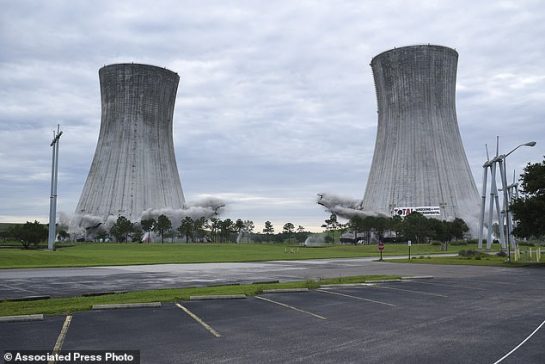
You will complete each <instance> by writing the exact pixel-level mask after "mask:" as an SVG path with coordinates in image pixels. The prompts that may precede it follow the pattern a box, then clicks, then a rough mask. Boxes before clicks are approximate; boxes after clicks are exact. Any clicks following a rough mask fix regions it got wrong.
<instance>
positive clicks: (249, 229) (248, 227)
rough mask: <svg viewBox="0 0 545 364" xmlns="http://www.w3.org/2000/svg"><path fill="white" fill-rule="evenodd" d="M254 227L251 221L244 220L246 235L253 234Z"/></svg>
mask: <svg viewBox="0 0 545 364" xmlns="http://www.w3.org/2000/svg"><path fill="white" fill-rule="evenodd" d="M254 229H255V225H254V222H253V221H252V220H244V230H246V231H247V232H248V234H251V233H253V232H254Z"/></svg>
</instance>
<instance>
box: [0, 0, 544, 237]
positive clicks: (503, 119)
mask: <svg viewBox="0 0 545 364" xmlns="http://www.w3.org/2000/svg"><path fill="white" fill-rule="evenodd" d="M1 5H2V10H3V11H2V13H1V14H0V49H2V52H0V64H1V66H0V85H2V87H1V88H0V100H2V101H1V102H0V138H1V140H2V143H0V190H1V191H2V194H0V221H14V220H18V221H24V220H25V219H28V218H34V217H36V218H41V220H42V221H45V220H46V218H47V212H48V209H47V204H48V202H49V196H48V194H49V177H48V173H49V168H50V161H49V158H50V149H49V141H50V138H51V130H52V129H53V128H54V127H55V126H56V124H57V123H58V122H60V123H61V124H62V128H63V130H64V133H65V134H64V136H63V140H62V144H61V153H62V154H61V165H60V185H59V192H60V197H59V210H61V211H66V212H68V213H70V212H72V211H73V210H74V208H75V205H76V203H77V199H78V198H79V194H80V192H81V189H82V187H83V183H84V180H85V177H86V175H87V172H88V168H89V166H90V163H91V159H92V155H93V152H94V148H95V143H96V140H97V137H98V130H99V126H100V125H99V124H100V93H99V83H98V69H99V68H100V67H102V66H103V65H104V64H110V63H116V62H132V61H134V62H139V63H150V64H154V65H158V66H164V67H167V68H169V69H171V70H173V71H175V72H178V73H179V74H180V76H181V82H180V87H179V90H178V97H177V102H176V110H175V114H174V138H175V148H176V155H177V160H178V166H179V168H180V172H181V175H182V185H183V188H184V191H185V193H186V195H187V197H188V199H189V200H193V199H197V198H198V197H202V196H217V197H221V198H225V199H226V201H227V202H228V203H229V204H230V207H229V208H228V210H227V212H226V213H225V216H229V217H232V218H237V217H241V218H248V219H253V220H254V221H255V222H256V223H257V224H258V225H260V224H262V223H263V222H264V221H265V220H271V221H273V223H275V225H278V227H279V226H280V225H282V224H283V223H285V222H287V221H291V222H293V223H295V224H302V225H305V226H309V227H312V226H313V227H319V226H320V224H321V221H322V220H323V219H325V218H326V217H327V213H324V211H323V209H322V208H321V207H319V206H317V205H316V204H315V196H316V193H317V192H320V191H326V192H327V191H328V192H333V193H339V194H342V195H346V196H351V197H353V198H354V199H359V198H361V197H362V196H363V191H364V186H365V182H366V180H367V171H368V169H369V166H370V163H371V159H372V154H373V147H374V139H375V133H376V121H377V120H376V119H377V115H376V100H375V92H374V86H373V79H372V73H371V69H370V67H369V62H370V60H371V58H372V57H373V56H375V55H376V54H378V53H380V52H382V51H384V50H387V49H390V48H392V47H396V46H404V45H409V44H421V43H432V44H442V45H446V46H450V47H453V48H455V49H457V51H458V52H459V54H460V59H459V68H458V91H457V111H458V119H459V124H460V129H461V133H462V138H463V141H464V144H465V147H466V151H467V154H468V159H469V161H470V164H471V167H472V169H473V172H474V176H475V178H476V181H477V184H479V183H480V179H481V175H480V174H481V168H480V166H481V165H482V163H483V162H484V159H485V154H484V144H485V143H488V144H489V147H490V148H491V149H493V147H492V145H493V144H494V143H495V135H500V136H501V148H502V150H503V151H505V150H507V149H509V148H512V147H514V146H516V145H518V144H519V143H521V142H525V141H527V140H530V139H534V140H536V141H537V142H538V145H537V146H536V147H534V148H526V149H525V150H524V152H523V151H522V150H521V151H517V152H516V153H514V154H513V155H512V156H510V157H509V160H508V163H509V165H508V167H509V168H510V169H511V168H516V169H517V170H518V171H520V170H521V169H522V168H523V167H524V165H525V164H526V163H527V162H528V161H532V162H536V161H540V160H542V158H543V155H544V154H545V152H544V151H545V127H544V123H543V119H544V116H545V115H544V114H545V113H544V111H543V107H542V105H543V104H544V102H545V91H543V90H545V64H544V63H543V62H542V60H543V59H544V58H545V57H544V56H545V54H544V53H545V47H544V42H545V41H544V40H543V37H542V34H545V21H544V20H545V19H544V17H545V5H543V4H542V3H541V2H539V1H512V2H510V1H501V2H494V3H482V4H481V3H478V2H474V1H473V2H469V1H462V2H460V1H456V2H455V1H450V2H429V1H420V2H410V3H407V2H403V1H387V2H375V1H368V2H361V1H347V2H337V1H322V2H311V1H297V2H294V1H274V2H255V1H227V2H226V1H156V2H154V3H153V5H150V3H149V2H145V1H130V2H129V1H116V2H111V1H93V2H83V1H48V2H35V1H1ZM225 196H227V198H226V197H225Z"/></svg>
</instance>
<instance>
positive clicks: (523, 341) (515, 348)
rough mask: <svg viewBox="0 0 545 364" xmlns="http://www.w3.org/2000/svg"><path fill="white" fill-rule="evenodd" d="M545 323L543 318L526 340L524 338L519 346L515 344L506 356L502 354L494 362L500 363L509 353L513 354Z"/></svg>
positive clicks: (495, 363)
mask: <svg viewBox="0 0 545 364" xmlns="http://www.w3.org/2000/svg"><path fill="white" fill-rule="evenodd" d="M543 325H545V320H543V322H542V323H541V324H540V325H539V326H538V327H537V328H536V329H535V330H534V331H533V332H532V333H531V334H530V335H529V336H528V337H527V338H526V339H524V340H522V342H521V343H520V344H518V345H517V346H515V347H514V348H513V350H511V351H510V352H508V353H507V354H505V355H504V356H502V357H501V358H500V359H498V360H497V361H496V362H494V364H498V363H501V362H502V361H503V359H505V358H507V357H508V356H509V355H511V354H513V353H514V352H515V351H516V350H517V349H518V348H520V347H521V346H522V345H524V343H525V342H526V341H528V340H529V339H530V338H531V337H532V336H534V334H535V333H536V332H538V331H539V329H541V328H542V327H543Z"/></svg>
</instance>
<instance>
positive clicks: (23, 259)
mask: <svg viewBox="0 0 545 364" xmlns="http://www.w3.org/2000/svg"><path fill="white" fill-rule="evenodd" d="M459 249H461V248H460V247H458V246H457V247H454V246H452V247H450V248H449V251H448V252H458V250H459ZM462 249H476V246H473V245H467V246H464V247H463V248H462ZM448 252H447V253H448ZM411 253H412V254H413V255H422V254H437V253H446V252H445V251H441V247H440V246H437V245H431V244H414V245H413V246H412V247H411ZM383 254H384V256H392V255H406V254H408V248H407V245H406V244H386V246H385V249H384V252H383ZM354 257H378V251H377V246H376V245H375V244H372V245H358V246H354V245H332V246H325V247H315V248H311V247H308V248H306V247H296V246H289V245H285V244H136V243H130V244H99V243H81V244H77V245H74V246H70V247H64V248H59V249H57V251H48V250H43V249H42V250H25V249H19V248H2V249H0V268H50V267H92V266H109V265H131V264H161V263H211V262H214V263H217V262H252V261H268V260H293V259H320V258H354Z"/></svg>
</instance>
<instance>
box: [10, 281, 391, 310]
mask: <svg viewBox="0 0 545 364" xmlns="http://www.w3.org/2000/svg"><path fill="white" fill-rule="evenodd" d="M399 278H400V277H399V276H390V275H374V276H352V277H341V278H329V279H321V280H319V281H300V282H289V283H271V284H246V285H240V286H217V287H200V288H173V289H158V290H149V291H136V292H129V293H118V294H109V295H104V296H95V297H82V296H78V297H67V298H52V299H44V300H37V301H3V302H0V316H14V315H30V314H37V313H43V314H46V315H58V314H69V313H72V312H76V311H87V310H90V309H91V307H92V306H93V305H96V304H105V303H108V304H112V303H115V304H119V303H146V302H174V301H179V300H188V299H189V297H190V296H198V295H224V294H245V295H246V296H255V295H257V294H260V293H261V292H263V290H264V289H278V288H305V287H306V288H319V287H320V285H322V284H338V283H358V282H372V281H375V280H383V279H399Z"/></svg>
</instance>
